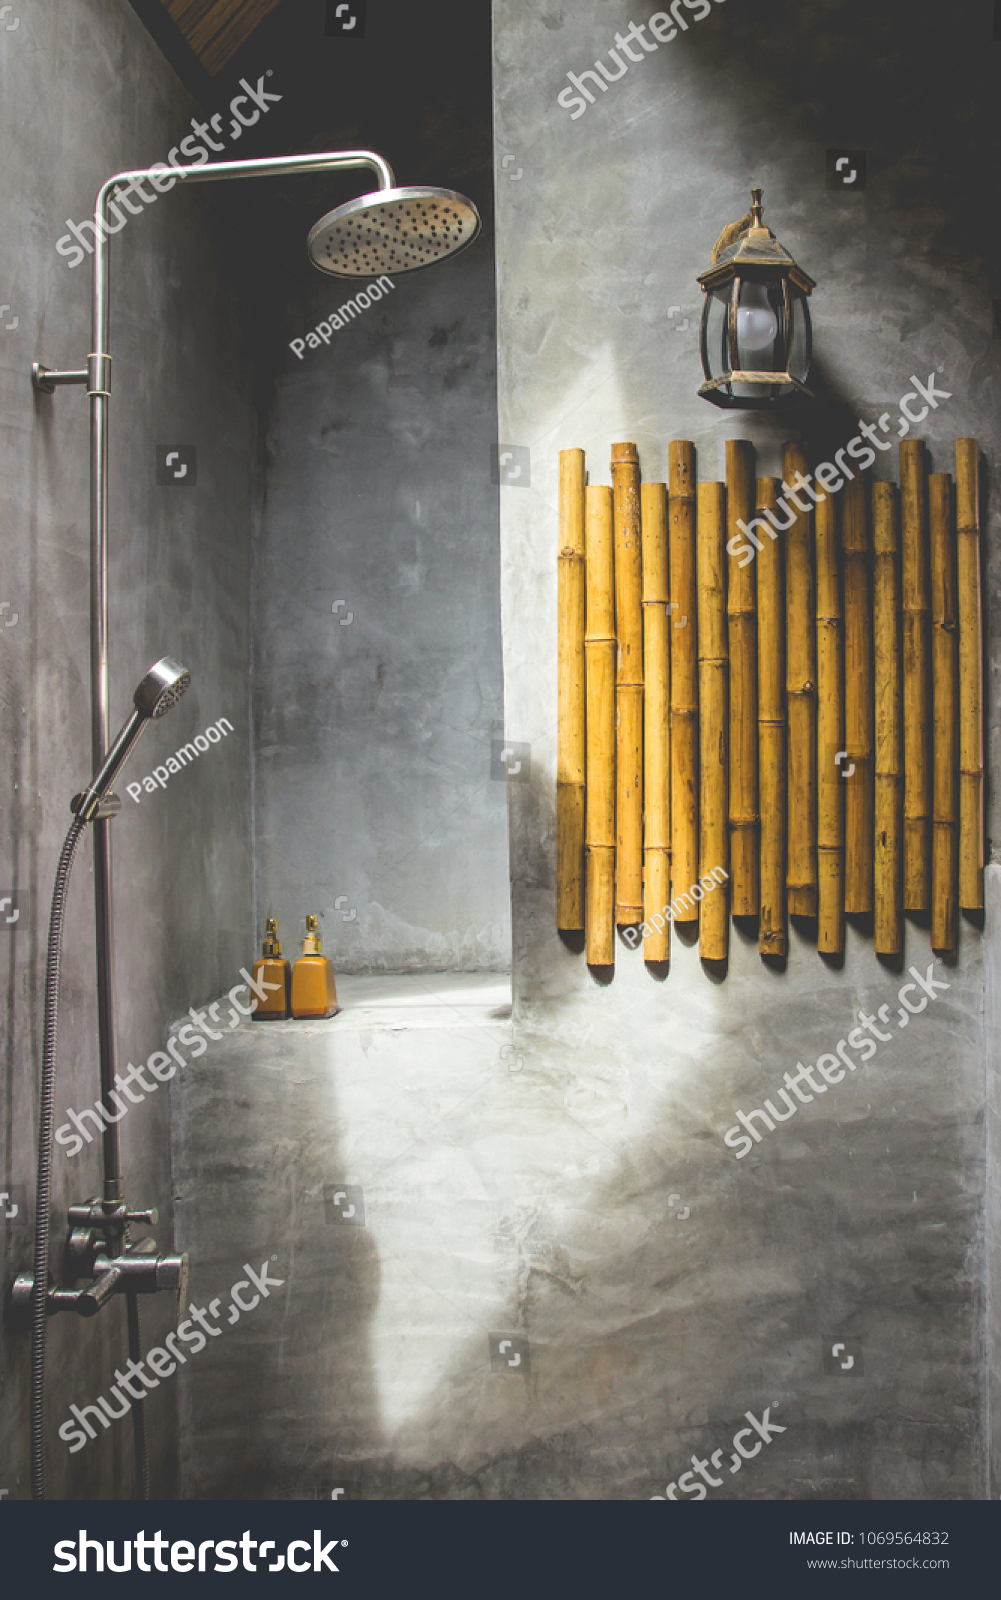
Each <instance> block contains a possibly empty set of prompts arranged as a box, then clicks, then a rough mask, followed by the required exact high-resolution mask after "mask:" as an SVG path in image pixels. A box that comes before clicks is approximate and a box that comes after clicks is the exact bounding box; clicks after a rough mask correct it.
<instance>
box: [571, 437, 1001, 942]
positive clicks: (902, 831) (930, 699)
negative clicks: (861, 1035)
mask: <svg viewBox="0 0 1001 1600" xmlns="http://www.w3.org/2000/svg"><path fill="white" fill-rule="evenodd" d="M612 453H613V460H612V476H613V486H612V487H611V488H604V487H598V486H595V487H590V488H589V487H587V486H586V482H587V480H586V473H585V470H584V467H585V461H584V454H583V452H582V451H580V450H569V449H568V450H563V451H561V452H560V457H559V537H558V565H557V574H558V576H557V601H558V604H557V613H558V720H559V726H558V735H557V773H556V875H557V885H556V918H557V924H558V926H559V927H560V929H579V928H580V927H582V926H583V928H584V932H585V949H586V953H587V960H588V962H590V963H592V964H594V965H599V966H610V965H612V964H613V963H614V960H615V942H616V941H615V928H616V923H617V922H618V923H619V924H620V925H622V926H625V927H626V928H627V929H628V930H629V931H628V932H627V933H626V934H625V936H624V943H625V944H626V945H627V946H628V948H630V949H635V948H636V947H637V945H638V943H639V939H640V936H641V935H640V931H639V930H640V928H642V937H643V956H644V958H645V959H646V960H647V961H648V962H667V961H668V960H669V958H670V918H671V917H673V916H675V915H678V916H682V917H684V916H686V915H687V916H689V917H692V918H693V919H695V918H698V919H699V920H700V922H701V928H700V943H699V950H700V954H701V956H702V957H703V958H704V959H707V960H713V961H721V960H725V959H726V956H727V953H728V942H729V916H730V913H731V911H732V914H733V915H734V916H741V915H750V914H751V912H752V909H753V908H756V914H757V916H758V919H759V920H758V929H759V932H758V947H759V952H760V954H761V955H762V956H763V957H771V958H774V957H778V958H780V959H782V958H784V957H785V955H786V954H787V950H788V928H787V920H788V917H789V916H790V915H792V916H800V917H813V918H815V919H816V935H817V946H818V951H819V952H820V953H821V954H830V955H835V956H839V955H841V954H842V953H843V951H844V947H845V918H846V916H849V915H858V916H868V915H871V916H872V919H873V922H872V926H873V943H874V948H875V950H876V951H877V952H878V953H879V954H880V955H885V956H893V957H900V956H902V955H904V952H905V922H904V918H905V915H906V913H907V911H908V910H911V909H914V910H916V911H919V912H923V913H930V927H931V943H932V946H933V948H934V949H936V950H944V951H951V950H955V949H956V948H957V945H958V939H959V912H960V910H961V909H962V910H969V911H972V912H979V911H981V910H982V909H983V898H984V893H983V872H984V848H985V840H984V832H983V826H984V816H983V808H984V757H983V743H984V733H983V688H982V685H983V659H982V647H983V637H982V634H983V620H982V596H981V569H980V562H981V550H980V518H979V500H980V493H979V461H980V457H979V445H978V442H977V440H976V439H958V440H957V441H956V456H955V460H956V479H955V491H954V490H953V481H952V478H951V477H950V475H949V474H948V473H933V474H931V475H930V476H928V473H927V458H926V455H925V451H924V447H923V445H922V444H921V443H920V442H919V441H914V440H909V441H904V442H903V443H902V444H901V448H900V463H901V484H900V488H899V491H898V489H897V488H896V487H895V486H894V485H893V484H890V483H879V482H875V481H873V480H872V478H871V476H870V474H869V473H868V472H864V473H863V472H857V473H856V475H855V477H854V478H851V477H849V475H848V473H847V471H846V472H845V474H844V476H845V480H846V481H845V485H844V487H843V489H841V490H839V491H836V492H834V493H832V492H831V491H830V490H828V489H827V488H826V482H827V480H826V479H825V478H824V476H823V474H821V478H820V487H821V488H822V489H823V490H824V493H823V495H822V496H819V497H817V498H816V499H814V498H813V496H811V504H810V508H809V509H808V510H807V509H803V507H804V505H805V496H806V488H805V487H804V484H805V483H806V482H808V481H809V474H808V473H807V471H806V457H805V454H804V451H803V449H802V447H801V446H800V445H796V444H789V445H786V447H785V449H784V453H783V467H784V474H785V475H784V478H783V480H781V482H780V480H778V479H775V478H759V479H757V480H756V481H755V480H754V479H753V477H752V474H753V469H754V452H753V449H752V447H751V445H750V444H748V443H747V441H745V440H730V441H728V444H727V449H726V462H727V480H728V481H727V484H723V483H704V484H698V483H697V482H696V475H695V449H694V446H693V445H692V444H691V443H690V442H688V441H685V440H675V441H673V442H671V443H670V446H669V453H668V483H667V484H663V483H648V484H641V483H640V480H639V461H638V457H637V453H636V448H635V446H634V445H632V444H617V445H613V446H612ZM819 470H820V469H818V471H819ZM728 485H729V487H728ZM794 496H799V497H801V498H800V499H799V503H798V504H797V499H795V498H794ZM738 522H741V523H744V524H745V525H747V526H753V525H754V523H755V522H757V525H758V527H759V528H760V530H761V533H762V535H763V537H761V538H757V539H756V538H754V537H753V535H752V536H751V537H750V542H749V544H745V545H744V547H743V549H741V550H740V551H739V552H738V555H737V556H733V557H730V559H729V560H728V559H727V557H728V552H727V550H726V545H727V543H728V541H729V540H730V539H732V538H734V536H735V535H740V533H741V530H740V529H739V528H738V527H737V523H738ZM772 529H774V530H775V536H774V537H772V536H770V535H771V530H772ZM752 546H753V555H752V558H751V560H750V561H747V564H746V566H745V567H743V568H742V567H741V566H740V558H741V557H743V558H744V559H745V560H746V554H745V552H746V551H747V550H749V549H751V547H752ZM749 729H750V733H751V735H753V737H751V738H749V733H748V730H749ZM839 753H840V759H838V757H839ZM850 769H853V770H850ZM582 860H583V866H582ZM720 868H722V871H723V874H724V875H725V877H724V882H723V884H719V883H718V882H713V875H714V874H715V873H716V871H717V870H718V869H720ZM923 897H924V899H923ZM669 908H672V909H669ZM925 925H926V926H927V924H925ZM918 931H919V930H917V929H915V930H914V935H915V936H917V934H918ZM906 959H913V957H912V955H911V952H910V951H908V952H907V955H906V956H905V960H906ZM918 959H920V956H919V957H918Z"/></svg>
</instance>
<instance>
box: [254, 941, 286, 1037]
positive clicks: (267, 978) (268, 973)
mask: <svg viewBox="0 0 1001 1600" xmlns="http://www.w3.org/2000/svg"><path fill="white" fill-rule="evenodd" d="M254 982H255V983H260V984H262V985H265V984H266V985H267V986H268V997H267V999H266V1000H258V1002H257V1009H256V1010H255V1011H254V1020H255V1021H256V1022H282V1021H284V1019H285V1018H286V1017H287V1016H288V1014H289V1005H290V1004H291V1000H292V963H291V961H283V960H282V947H281V941H280V939H279V938H278V924H277V922H276V921H275V919H274V917H269V918H268V931H267V936H266V937H265V940H264V945H263V953H262V955H261V959H260V961H255V962H254Z"/></svg>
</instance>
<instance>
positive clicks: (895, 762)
mask: <svg viewBox="0 0 1001 1600" xmlns="http://www.w3.org/2000/svg"><path fill="white" fill-rule="evenodd" d="M872 547H873V557H874V567H873V636H874V654H875V684H876V703H875V712H876V715H875V773H876V793H875V849H874V856H873V864H874V879H875V883H874V912H875V914H874V917H873V934H874V937H873V944H874V946H875V948H876V950H878V951H879V953H880V954H881V955H887V956H898V955H900V954H901V952H902V951H903V948H904V919H903V879H902V872H903V840H902V826H901V823H902V818H901V802H902V800H903V777H902V773H901V764H902V761H901V758H902V752H903V727H902V724H901V670H900V634H901V627H900V505H899V501H898V499H897V490H896V487H895V486H894V485H893V484H892V483H874V484H873V486H872Z"/></svg>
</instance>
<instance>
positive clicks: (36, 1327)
mask: <svg viewBox="0 0 1001 1600" xmlns="http://www.w3.org/2000/svg"><path fill="white" fill-rule="evenodd" d="M83 829H84V824H83V823H82V822H81V821H80V819H79V818H78V817H75V818H74V819H73V826H72V827H71V828H70V831H69V833H68V834H67V835H66V842H65V844H64V845H63V848H62V852H61V854H60V857H59V865H58V867H57V868H56V883H55V888H54V889H53V891H52V910H51V912H50V913H49V947H48V954H47V957H46V962H45V1028H44V1033H43V1035H42V1082H41V1091H40V1094H39V1100H38V1177H37V1180H36V1185H35V1281H34V1284H33V1286H32V1290H31V1498H32V1499H33V1500H44V1499H45V1321H46V1315H47V1312H46V1298H47V1295H48V1287H49V1206H50V1200H51V1193H50V1191H51V1179H52V1100H53V1091H54V1087H55V1076H56V1033H57V1029H58V1026H59V961H60V956H61V953H62V942H63V912H64V910H65V907H66V889H67V886H68V884H69V878H70V869H71V867H72V865H73V855H74V852H75V850H76V847H77V844H78V843H79V840H80V835H81V833H82V832H83Z"/></svg>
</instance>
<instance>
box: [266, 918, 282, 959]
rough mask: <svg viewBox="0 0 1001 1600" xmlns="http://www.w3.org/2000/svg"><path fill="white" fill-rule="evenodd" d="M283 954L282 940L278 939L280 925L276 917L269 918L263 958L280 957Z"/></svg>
mask: <svg viewBox="0 0 1001 1600" xmlns="http://www.w3.org/2000/svg"><path fill="white" fill-rule="evenodd" d="M281 953H282V945H281V940H280V939H279V937H278V923H277V921H276V920H275V918H274V917H269V918H268V929H267V933H266V934H265V936H264V946H263V948H262V950H261V955H262V956H272V957H274V956H280V955H281Z"/></svg>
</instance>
